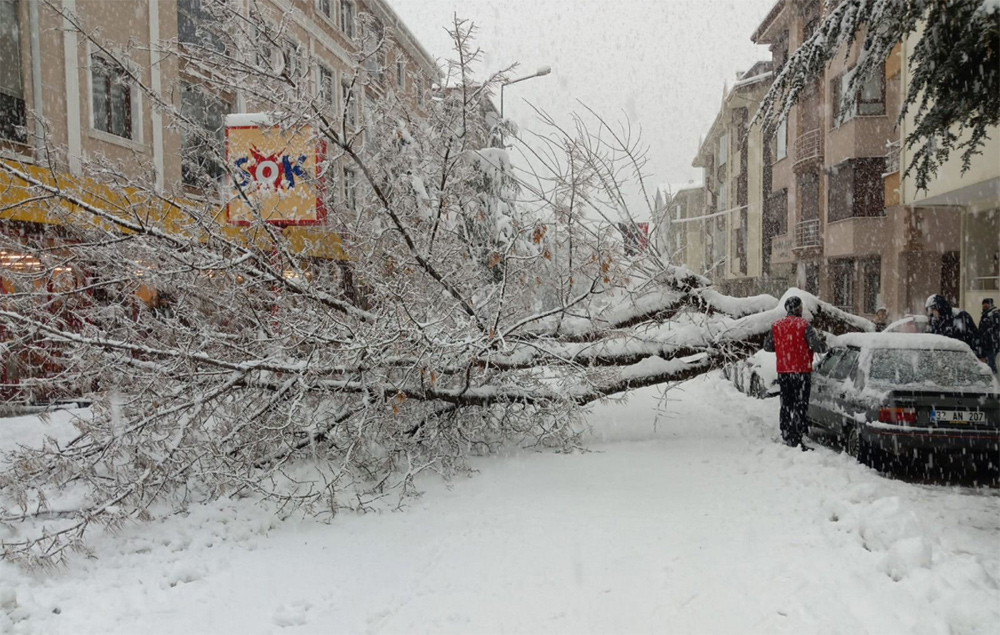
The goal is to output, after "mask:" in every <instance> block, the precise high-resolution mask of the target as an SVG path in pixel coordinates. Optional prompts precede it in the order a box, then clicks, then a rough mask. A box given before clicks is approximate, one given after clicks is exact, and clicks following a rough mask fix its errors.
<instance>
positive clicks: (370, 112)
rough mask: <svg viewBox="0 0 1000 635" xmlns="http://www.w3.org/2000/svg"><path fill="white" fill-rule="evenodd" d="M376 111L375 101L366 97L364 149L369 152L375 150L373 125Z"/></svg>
mask: <svg viewBox="0 0 1000 635" xmlns="http://www.w3.org/2000/svg"><path fill="white" fill-rule="evenodd" d="M377 114H378V109H377V107H376V105H375V100H374V99H372V98H371V96H368V97H367V98H366V99H365V147H366V148H367V149H368V151H369V152H374V151H375V150H376V138H375V123H376V121H375V120H376V117H377Z"/></svg>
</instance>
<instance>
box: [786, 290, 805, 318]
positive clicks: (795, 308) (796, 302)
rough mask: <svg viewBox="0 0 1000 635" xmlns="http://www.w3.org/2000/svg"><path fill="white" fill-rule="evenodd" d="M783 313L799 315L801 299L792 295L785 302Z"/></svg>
mask: <svg viewBox="0 0 1000 635" xmlns="http://www.w3.org/2000/svg"><path fill="white" fill-rule="evenodd" d="M785 311H786V312H787V313H789V314H792V313H799V312H800V311H802V298H800V297H799V296H797V295H793V296H792V297H790V298H788V299H787V300H785Z"/></svg>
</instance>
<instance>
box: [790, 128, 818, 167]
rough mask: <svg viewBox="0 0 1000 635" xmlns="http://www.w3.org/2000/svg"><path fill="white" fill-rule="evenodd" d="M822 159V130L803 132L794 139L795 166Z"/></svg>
mask: <svg viewBox="0 0 1000 635" xmlns="http://www.w3.org/2000/svg"><path fill="white" fill-rule="evenodd" d="M822 160H823V131H822V130H820V129H819V128H816V129H814V130H810V131H809V132H804V133H802V134H800V135H799V136H798V138H797V139H796V140H795V167H799V166H800V165H803V164H809V163H813V162H816V163H819V162H821V161H822Z"/></svg>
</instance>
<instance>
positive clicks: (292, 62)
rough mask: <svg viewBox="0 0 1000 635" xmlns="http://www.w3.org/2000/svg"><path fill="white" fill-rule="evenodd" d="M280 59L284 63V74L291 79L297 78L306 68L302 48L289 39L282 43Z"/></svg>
mask: <svg viewBox="0 0 1000 635" xmlns="http://www.w3.org/2000/svg"><path fill="white" fill-rule="evenodd" d="M281 57H282V60H283V61H284V72H285V73H286V74H287V75H288V76H289V77H291V78H297V77H299V75H301V74H302V72H303V71H304V70H305V68H306V61H305V55H304V53H303V49H302V46H301V45H300V44H299V43H298V42H296V41H295V40H293V39H291V38H287V39H285V41H284V42H282V45H281Z"/></svg>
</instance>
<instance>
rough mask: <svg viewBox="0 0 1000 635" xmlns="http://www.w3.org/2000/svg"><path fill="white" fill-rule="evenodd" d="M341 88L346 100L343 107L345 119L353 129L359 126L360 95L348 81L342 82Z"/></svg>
mask: <svg viewBox="0 0 1000 635" xmlns="http://www.w3.org/2000/svg"><path fill="white" fill-rule="evenodd" d="M341 89H342V90H343V92H342V93H341V94H342V95H343V100H344V101H343V106H344V107H343V109H342V112H343V113H344V120H345V123H346V124H347V127H348V128H350V129H352V130H353V129H355V128H357V127H358V96H357V95H356V94H354V91H352V90H351V83H350V82H348V81H345V82H343V83H342V84H341Z"/></svg>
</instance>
